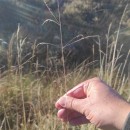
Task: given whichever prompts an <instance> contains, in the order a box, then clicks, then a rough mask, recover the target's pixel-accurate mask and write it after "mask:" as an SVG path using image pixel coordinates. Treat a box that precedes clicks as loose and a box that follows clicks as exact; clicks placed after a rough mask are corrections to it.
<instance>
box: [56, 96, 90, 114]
mask: <svg viewBox="0 0 130 130" xmlns="http://www.w3.org/2000/svg"><path fill="white" fill-rule="evenodd" d="M88 105H89V102H88V101H87V99H86V98H85V99H77V98H73V97H69V96H63V97H61V98H60V99H59V100H58V101H57V103H56V107H59V108H65V109H69V110H74V111H77V112H79V113H81V114H84V111H85V109H86V107H87V106H88Z"/></svg>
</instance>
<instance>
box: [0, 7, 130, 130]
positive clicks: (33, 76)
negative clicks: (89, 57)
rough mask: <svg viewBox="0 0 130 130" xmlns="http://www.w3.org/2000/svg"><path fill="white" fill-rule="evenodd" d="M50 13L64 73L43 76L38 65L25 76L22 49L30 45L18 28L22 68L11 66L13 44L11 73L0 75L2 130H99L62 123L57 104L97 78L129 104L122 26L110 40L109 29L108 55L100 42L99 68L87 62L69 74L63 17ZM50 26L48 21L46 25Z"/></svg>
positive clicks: (44, 73) (126, 60)
mask: <svg viewBox="0 0 130 130" xmlns="http://www.w3.org/2000/svg"><path fill="white" fill-rule="evenodd" d="M47 8H49V7H48V6H47ZM50 13H51V14H52V16H53V17H54V19H56V21H54V20H53V21H51V20H50V21H51V22H54V23H56V24H58V25H59V28H60V29H59V31H60V38H61V45H60V46H61V47H60V48H61V50H62V56H63V57H62V66H63V70H62V71H58V70H54V71H53V70H49V69H48V70H46V71H42V72H40V75H39V72H38V69H37V63H36V68H35V70H36V71H35V72H34V71H31V69H30V72H29V73H28V74H23V72H22V69H21V68H22V67H23V63H22V62H21V59H22V55H21V52H22V51H24V50H22V45H24V44H26V42H25V39H26V38H25V39H24V40H19V38H18V37H19V35H18V33H19V28H18V31H17V33H16V43H17V44H16V50H15V51H16V52H17V56H16V57H17V60H18V66H17V67H14V66H12V64H11V63H12V61H11V58H12V53H13V50H12V46H13V45H12V44H13V43H11V44H10V46H9V50H8V54H7V57H8V70H6V71H4V72H3V73H1V74H0V130H95V129H96V128H95V127H94V126H92V125H90V124H89V125H82V126H78V127H72V126H70V125H69V124H65V123H62V122H61V121H60V120H59V119H58V118H57V116H56V114H57V110H56V109H55V106H54V104H55V102H56V100H57V99H58V98H59V97H60V96H61V95H63V94H64V93H65V92H67V91H68V90H69V89H71V88H73V87H74V86H75V85H77V84H78V83H80V82H82V81H84V80H86V79H89V78H92V77H95V76H98V77H100V78H101V79H103V80H104V81H105V82H106V83H107V84H109V85H110V86H112V87H113V88H114V89H115V90H117V91H118V92H119V94H121V95H122V96H123V97H124V98H125V99H126V100H128V101H130V94H129V93H130V89H129V86H130V82H129V75H130V74H129V73H130V72H129V73H127V74H126V73H125V66H126V65H128V60H129V58H128V56H129V52H127V53H128V54H126V58H125V59H124V61H123V62H122V61H120V62H118V60H120V56H121V55H122V52H123V51H122V50H125V49H126V48H129V46H127V47H126V48H125V46H124V47H122V48H121V45H120V44H119V41H120V25H121V23H120V25H119V29H118V31H117V33H115V34H114V35H112V36H109V32H110V28H109V30H108V34H107V40H106V41H107V43H106V47H105V50H104V52H103V51H102V50H101V43H100V38H98V41H97V43H98V45H99V56H100V57H99V61H98V66H97V67H95V65H94V64H95V62H96V61H93V62H92V63H85V62H83V63H82V64H81V65H79V66H78V67H77V68H75V69H74V70H67V69H66V68H65V63H64V55H63V47H64V46H63V41H62V40H63V39H62V26H61V21H60V13H59V19H57V18H56V17H55V16H54V15H53V12H50ZM46 22H47V20H46V21H45V22H44V24H45V23H46ZM121 22H122V21H121ZM127 32H128V31H127ZM127 32H126V33H127ZM111 37H113V38H112V40H111V43H110V41H109V39H110V38H111ZM122 39H123V38H122ZM123 40H125V39H123ZM121 41H122V40H121ZM127 51H128V50H127ZM32 57H33V56H32ZM48 58H49V57H48ZM48 61H49V60H48ZM25 62H26V61H25ZM30 68H31V67H30ZM49 71H51V73H49ZM127 72H128V70H127Z"/></svg>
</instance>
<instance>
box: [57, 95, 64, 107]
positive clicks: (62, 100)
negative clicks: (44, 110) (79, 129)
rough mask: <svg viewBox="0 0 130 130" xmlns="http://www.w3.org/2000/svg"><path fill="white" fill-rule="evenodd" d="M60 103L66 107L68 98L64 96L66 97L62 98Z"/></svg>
mask: <svg viewBox="0 0 130 130" xmlns="http://www.w3.org/2000/svg"><path fill="white" fill-rule="evenodd" d="M58 102H59V104H60V105H61V106H62V107H65V106H66V97H65V96H64V97H61V98H60V99H59V101H58Z"/></svg>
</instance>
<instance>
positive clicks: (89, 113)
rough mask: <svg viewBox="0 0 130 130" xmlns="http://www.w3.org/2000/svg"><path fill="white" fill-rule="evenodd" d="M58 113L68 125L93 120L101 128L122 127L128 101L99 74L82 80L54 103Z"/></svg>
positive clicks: (116, 128) (117, 129) (118, 128)
mask: <svg viewBox="0 0 130 130" xmlns="http://www.w3.org/2000/svg"><path fill="white" fill-rule="evenodd" d="M55 106H56V108H57V109H58V113H57V116H58V117H59V118H60V119H61V120H62V121H64V122H69V123H70V124H71V125H81V124H86V123H92V124H94V125H95V126H96V127H97V128H101V129H104V130H121V129H122V128H123V125H124V122H125V120H126V118H127V116H128V113H129V112H130V104H129V103H128V102H126V101H125V100H124V99H123V98H122V97H121V96H120V95H119V94H118V93H117V92H116V91H114V90H113V89H112V88H111V87H110V86H108V85H107V84H105V83H104V82H103V81H102V80H100V79H99V78H93V79H89V80H86V81H84V82H82V83H81V84H79V85H77V86H76V87H74V88H73V89H71V90H69V91H68V92H67V93H65V95H63V96H62V97H61V98H60V99H59V100H58V101H57V102H56V104H55Z"/></svg>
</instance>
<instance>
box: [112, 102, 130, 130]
mask: <svg viewBox="0 0 130 130" xmlns="http://www.w3.org/2000/svg"><path fill="white" fill-rule="evenodd" d="M129 113H130V104H129V103H127V102H125V101H123V102H122V103H120V105H119V106H118V107H117V110H116V113H115V114H116V118H115V121H114V122H113V123H114V124H113V125H114V126H115V128H117V130H122V129H123V127H124V125H125V121H126V119H127V117H128V115H129Z"/></svg>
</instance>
